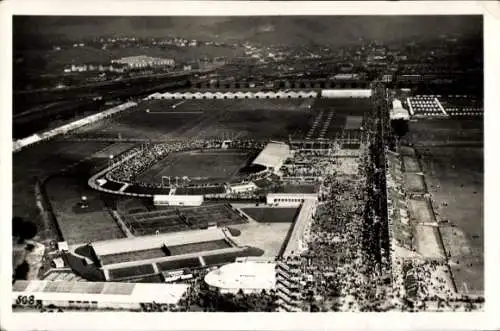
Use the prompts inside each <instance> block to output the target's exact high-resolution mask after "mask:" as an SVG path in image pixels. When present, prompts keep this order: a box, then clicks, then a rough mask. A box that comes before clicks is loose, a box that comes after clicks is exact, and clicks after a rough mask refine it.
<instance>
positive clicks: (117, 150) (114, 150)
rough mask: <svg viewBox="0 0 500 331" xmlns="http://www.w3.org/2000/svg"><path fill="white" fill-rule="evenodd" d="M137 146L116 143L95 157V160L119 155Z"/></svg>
mask: <svg viewBox="0 0 500 331" xmlns="http://www.w3.org/2000/svg"><path fill="white" fill-rule="evenodd" d="M134 146H135V143H116V144H113V145H110V146H108V147H106V148H104V149H102V150H100V151H98V152H97V153H95V154H94V155H93V157H95V158H108V157H109V156H110V155H119V154H121V153H123V152H125V151H127V150H129V149H131V148H132V147H134Z"/></svg>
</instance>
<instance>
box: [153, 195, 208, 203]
mask: <svg viewBox="0 0 500 331" xmlns="http://www.w3.org/2000/svg"><path fill="white" fill-rule="evenodd" d="M153 201H155V202H156V201H165V202H179V201H180V202H186V203H196V202H200V201H201V202H203V195H154V196H153Z"/></svg>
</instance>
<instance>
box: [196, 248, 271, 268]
mask: <svg viewBox="0 0 500 331" xmlns="http://www.w3.org/2000/svg"><path fill="white" fill-rule="evenodd" d="M261 255H262V250H260V249H258V248H255V247H247V248H245V249H244V250H240V251H238V252H228V253H220V254H210V255H204V256H203V259H204V260H205V263H206V264H207V266H214V265H220V264H226V263H231V262H234V261H235V260H236V258H238V257H249V256H261Z"/></svg>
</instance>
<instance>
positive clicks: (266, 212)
mask: <svg viewBox="0 0 500 331" xmlns="http://www.w3.org/2000/svg"><path fill="white" fill-rule="evenodd" d="M298 209H299V208H269V207H264V208H244V209H242V211H243V212H244V213H245V214H247V215H248V216H250V217H252V218H253V219H254V220H256V221H257V222H260V223H282V222H290V223H291V222H293V220H294V218H295V217H296V216H297V212H298Z"/></svg>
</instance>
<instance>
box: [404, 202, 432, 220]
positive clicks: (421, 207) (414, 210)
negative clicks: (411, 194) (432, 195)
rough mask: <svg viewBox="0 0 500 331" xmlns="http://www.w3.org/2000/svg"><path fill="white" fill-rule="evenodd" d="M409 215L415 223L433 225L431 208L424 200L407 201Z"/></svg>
mask: <svg viewBox="0 0 500 331" xmlns="http://www.w3.org/2000/svg"><path fill="white" fill-rule="evenodd" d="M408 207H409V210H410V214H411V216H412V218H413V219H415V220H416V222H417V223H427V224H429V223H434V222H435V221H436V220H435V217H434V214H433V213H432V209H431V206H430V205H429V204H428V202H427V201H425V200H415V199H410V200H408Z"/></svg>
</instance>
